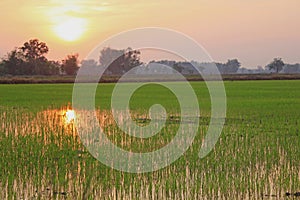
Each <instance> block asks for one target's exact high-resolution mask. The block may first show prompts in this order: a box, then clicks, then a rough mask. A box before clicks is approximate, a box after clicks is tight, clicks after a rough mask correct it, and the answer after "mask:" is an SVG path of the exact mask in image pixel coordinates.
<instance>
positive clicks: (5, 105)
mask: <svg viewBox="0 0 300 200" xmlns="http://www.w3.org/2000/svg"><path fill="white" fill-rule="evenodd" d="M126 84H132V83H126ZM173 84H178V85H179V86H180V84H181V83H173ZM192 86H193V88H194V89H195V91H196V94H197V97H198V100H199V104H200V109H201V116H202V117H201V118H200V128H199V131H198V134H197V136H196V138H195V141H194V143H193V145H192V146H191V147H190V148H189V149H188V151H187V152H186V153H185V154H184V155H183V156H182V157H181V158H180V159H178V160H177V161H176V162H174V163H173V164H171V165H170V166H168V167H166V168H164V169H161V170H158V171H155V172H153V173H144V174H130V173H124V172H119V171H116V170H113V169H111V168H109V167H107V166H105V165H103V164H101V163H100V162H98V161H97V160H96V159H94V158H93V157H92V156H91V155H90V154H89V153H88V152H87V151H86V149H85V147H84V146H83V145H82V144H81V143H80V140H79V138H78V137H77V136H76V135H72V133H74V132H73V131H72V130H74V129H72V128H74V127H70V126H64V125H62V124H60V120H61V119H60V117H61V116H60V115H59V114H57V113H59V109H60V108H62V107H64V106H66V105H67V104H68V102H71V100H72V87H73V85H72V84H49V85H47V84H45V85H44V84H42V85H38V84H37V85H0V152H1V154H0V160H1V161H0V188H1V191H2V192H1V194H0V199H20V198H23V199H30V198H34V199H47V198H48V199H62V198H66V199H114V198H115V199H228V198H229V199H261V198H269V197H270V195H274V198H277V199H279V198H284V197H285V192H290V193H295V192H299V191H300V165H299V163H300V156H299V153H300V133H299V129H300V126H299V123H300V112H299V110H300V81H297V80H295V81H228V82H225V87H226V93H227V118H226V123H225V126H224V129H223V132H222V135H221V138H220V139H219V142H218V143H217V145H216V147H215V148H214V150H213V151H212V152H211V153H210V154H209V155H208V156H207V157H205V158H204V159H201V160H200V159H199V158H198V152H199V148H200V146H201V143H202V139H203V136H204V135H205V133H206V130H207V127H208V123H209V117H210V98H209V95H208V91H207V89H206V86H205V83H203V82H192ZM113 87H114V84H100V86H99V88H98V90H97V95H96V102H97V103H96V107H97V108H98V109H99V108H100V111H99V112H100V113H99V115H100V117H101V116H102V115H103V113H104V114H107V115H108V116H109V113H108V109H109V106H110V98H111V92H112V90H113ZM154 103H155V104H156V103H160V104H162V105H164V107H165V108H166V109H167V110H168V111H169V112H171V113H172V115H176V114H177V115H180V113H178V112H179V110H178V102H177V101H176V98H175V97H174V95H173V94H172V93H171V92H169V91H168V90H166V89H165V88H163V87H161V86H158V85H148V86H145V87H143V88H140V89H139V90H138V91H136V93H135V94H134V95H133V97H132V99H131V102H130V107H131V109H132V110H133V112H134V113H137V114H141V115H144V114H145V113H141V112H142V111H143V112H144V111H145V110H147V109H148V108H149V107H150V106H151V105H153V104H154ZM138 122H139V123H145V122H144V121H138ZM103 126H104V128H105V130H106V131H107V135H108V137H109V138H110V139H111V140H112V141H113V142H114V143H115V144H117V145H119V146H120V147H122V148H124V149H127V150H132V151H141V152H144V151H149V150H153V149H157V148H159V147H161V146H162V145H165V144H167V143H168V141H170V140H171V139H172V137H173V136H174V133H175V132H176V130H177V128H178V123H177V121H176V120H173V119H170V118H169V119H168V121H167V125H166V127H165V128H164V129H163V130H162V132H161V133H160V134H158V135H156V136H155V137H153V138H151V139H146V140H141V139H136V138H133V137H128V136H127V137H125V136H126V135H125V134H124V133H122V132H121V131H120V130H119V129H118V127H116V126H115V125H114V124H113V123H109V122H107V123H106V122H105V123H104V125H103Z"/></svg>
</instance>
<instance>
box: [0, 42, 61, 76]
mask: <svg viewBox="0 0 300 200" xmlns="http://www.w3.org/2000/svg"><path fill="white" fill-rule="evenodd" d="M48 51H49V48H48V46H47V45H46V43H44V42H40V41H39V40H38V39H32V40H29V42H25V43H24V44H23V46H22V47H19V48H16V49H14V50H13V51H11V52H10V53H8V55H7V58H6V59H4V60H3V66H4V69H5V72H6V73H8V74H11V75H54V74H59V67H60V66H59V65H58V63H57V62H54V61H48V60H47V58H46V57H45V54H47V53H48Z"/></svg>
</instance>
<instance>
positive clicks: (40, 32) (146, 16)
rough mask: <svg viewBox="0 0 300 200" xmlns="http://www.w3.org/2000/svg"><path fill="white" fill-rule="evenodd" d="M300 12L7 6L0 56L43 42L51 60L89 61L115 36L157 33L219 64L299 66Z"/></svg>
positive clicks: (234, 4) (235, 2)
mask: <svg viewBox="0 0 300 200" xmlns="http://www.w3.org/2000/svg"><path fill="white" fill-rule="evenodd" d="M299 8H300V1H299V0H288V1H287V0H226V1H225V0H195V1H192V0H185V1H166V0H157V1H155V0H153V1H148V0H147V1H146V0H140V1H133V0H107V1H100V0H82V1H79V0H49V1H46V0H45V1H38V0H26V1H24V0H2V1H1V2H0V17H1V22H0V23H1V31H0V41H1V46H0V56H1V57H3V56H4V55H6V53H7V52H8V51H10V50H12V49H13V48H14V47H16V46H21V45H22V44H23V43H24V42H25V41H27V40H29V39H31V38H38V39H40V40H41V41H44V42H46V43H47V44H48V46H49V48H50V52H49V54H48V58H50V59H59V60H60V59H63V58H64V57H65V56H66V55H67V54H69V53H79V54H80V58H84V57H85V56H86V55H87V54H88V53H89V52H90V51H91V50H92V49H93V48H94V47H95V46H96V45H97V44H99V43H100V42H101V41H103V40H104V39H106V38H108V37H110V36H112V35H114V34H117V33H119V32H121V31H126V30H128V29H132V28H138V27H149V26H155V27H165V28H170V29H174V30H176V31H179V32H182V33H184V34H187V35H188V36H190V37H192V38H194V39H195V40H196V41H197V42H198V43H200V44H201V45H202V46H203V47H204V48H206V50H207V51H208V52H209V53H210V55H211V57H212V58H213V59H214V60H216V61H222V62H225V61H226V60H227V59H229V58H238V59H239V60H240V61H241V62H242V64H243V66H246V67H255V66H257V65H262V66H264V65H266V64H267V63H269V62H270V61H271V60H272V59H273V58H274V57H282V58H283V60H284V61H286V62H290V63H294V62H300V12H299ZM70 30H74V31H70ZM68 40H72V41H68Z"/></svg>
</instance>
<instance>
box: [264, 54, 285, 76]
mask: <svg viewBox="0 0 300 200" xmlns="http://www.w3.org/2000/svg"><path fill="white" fill-rule="evenodd" d="M284 65H285V64H284V62H283V61H282V59H281V58H274V60H273V61H272V62H271V63H270V64H268V65H267V66H266V68H268V69H269V70H275V71H276V73H279V72H280V71H281V70H282V69H283V66H284Z"/></svg>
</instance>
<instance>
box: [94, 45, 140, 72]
mask: <svg viewBox="0 0 300 200" xmlns="http://www.w3.org/2000/svg"><path fill="white" fill-rule="evenodd" d="M99 63H100V65H101V66H103V67H108V68H107V70H108V71H110V72H111V73H113V74H124V73H125V72H127V71H129V70H130V69H132V68H134V67H136V66H138V65H140V64H142V63H141V62H140V51H138V50H133V49H131V48H129V47H128V48H127V49H121V50H118V49H112V48H110V47H106V48H104V49H102V50H101V52H100V58H99Z"/></svg>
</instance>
